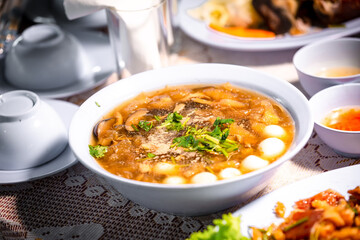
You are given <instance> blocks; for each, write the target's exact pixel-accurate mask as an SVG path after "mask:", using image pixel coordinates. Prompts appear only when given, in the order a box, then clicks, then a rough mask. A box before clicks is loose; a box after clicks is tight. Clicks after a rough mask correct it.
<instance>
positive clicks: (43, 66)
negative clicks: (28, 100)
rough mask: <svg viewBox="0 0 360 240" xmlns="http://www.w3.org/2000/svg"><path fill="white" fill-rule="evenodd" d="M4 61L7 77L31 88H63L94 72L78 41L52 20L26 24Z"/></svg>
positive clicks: (23, 87)
mask: <svg viewBox="0 0 360 240" xmlns="http://www.w3.org/2000/svg"><path fill="white" fill-rule="evenodd" d="M4 64H5V65H4V74H5V79H6V81H7V82H8V83H9V84H11V85H13V86H15V87H18V88H21V89H28V90H50V89H57V88H62V87H66V86H69V85H72V84H76V83H78V82H79V81H83V80H84V79H87V77H89V76H91V74H92V72H91V67H90V63H89V60H88V59H87V57H86V53H85V50H84V49H83V47H82V45H81V44H80V43H79V41H78V40H77V39H76V38H75V37H74V36H72V35H71V34H70V33H67V32H64V31H63V30H61V29H60V28H59V27H58V26H56V25H52V24H38V25H33V26H31V27H29V28H27V29H26V30H25V31H24V32H23V33H22V35H21V36H20V37H18V38H17V39H16V40H15V41H14V43H13V44H12V47H11V48H10V50H9V52H8V53H7V54H6V57H5V63H4Z"/></svg>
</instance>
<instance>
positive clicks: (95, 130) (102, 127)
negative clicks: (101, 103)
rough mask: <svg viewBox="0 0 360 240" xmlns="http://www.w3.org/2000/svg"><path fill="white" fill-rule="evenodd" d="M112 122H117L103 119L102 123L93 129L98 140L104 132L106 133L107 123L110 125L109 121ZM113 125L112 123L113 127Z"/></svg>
mask: <svg viewBox="0 0 360 240" xmlns="http://www.w3.org/2000/svg"><path fill="white" fill-rule="evenodd" d="M110 120H115V119H114V118H107V119H103V120H101V121H99V122H98V123H97V124H96V125H95V126H94V128H93V134H94V136H95V137H96V138H98V137H99V135H100V133H101V132H102V131H104V128H105V127H107V128H108V124H106V125H105V123H109V122H108V121H110ZM112 124H113V123H111V125H112Z"/></svg>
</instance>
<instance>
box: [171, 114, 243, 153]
mask: <svg viewBox="0 0 360 240" xmlns="http://www.w3.org/2000/svg"><path fill="white" fill-rule="evenodd" d="M233 122H234V120H233V119H220V118H217V119H216V121H215V123H214V126H215V127H214V129H213V130H212V131H208V128H206V127H204V128H200V129H197V128H196V127H191V126H189V127H188V128H187V131H186V133H185V135H183V136H181V137H177V138H175V139H174V140H173V144H172V145H171V147H183V148H187V150H188V151H207V152H217V153H221V154H223V155H224V156H225V157H228V156H229V153H230V152H233V151H236V150H237V149H238V144H237V143H236V142H235V141H232V140H230V139H227V137H228V136H229V129H228V128H224V127H225V126H227V124H231V123H233Z"/></svg>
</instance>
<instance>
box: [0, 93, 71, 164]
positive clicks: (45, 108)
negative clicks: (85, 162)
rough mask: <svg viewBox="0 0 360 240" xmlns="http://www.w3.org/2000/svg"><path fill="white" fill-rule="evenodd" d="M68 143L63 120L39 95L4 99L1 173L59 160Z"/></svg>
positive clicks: (9, 95)
mask: <svg viewBox="0 0 360 240" xmlns="http://www.w3.org/2000/svg"><path fill="white" fill-rule="evenodd" d="M67 143H68V140H67V130H66V128H65V126H64V123H63V122H62V120H61V118H60V116H59V115H58V114H57V113H56V112H55V110H54V109H52V108H51V107H50V106H49V105H48V104H47V103H45V102H44V101H41V100H40V98H39V97H38V96H37V95H36V94H35V93H33V92H30V91H23V90H18V91H12V92H8V93H5V94H3V95H0V156H1V157H0V169H2V170H19V169H27V168H32V167H36V166H38V165H41V164H43V163H45V162H48V161H50V160H52V159H53V158H55V157H56V156H58V155H59V154H60V153H61V152H62V151H63V150H64V149H65V147H66V145H67Z"/></svg>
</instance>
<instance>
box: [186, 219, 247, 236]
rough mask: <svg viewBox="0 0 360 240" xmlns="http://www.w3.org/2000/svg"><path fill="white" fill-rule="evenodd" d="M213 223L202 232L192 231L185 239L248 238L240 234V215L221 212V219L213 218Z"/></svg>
mask: <svg viewBox="0 0 360 240" xmlns="http://www.w3.org/2000/svg"><path fill="white" fill-rule="evenodd" d="M213 223H214V225H209V226H207V228H206V229H205V230H204V231H203V232H200V231H199V232H194V233H192V234H191V235H190V237H189V238H188V239H187V240H204V239H214V240H215V239H227V240H249V238H247V237H245V236H243V235H242V234H241V229H240V217H235V216H233V215H232V214H231V213H229V214H223V215H222V219H215V220H214V221H213Z"/></svg>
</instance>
